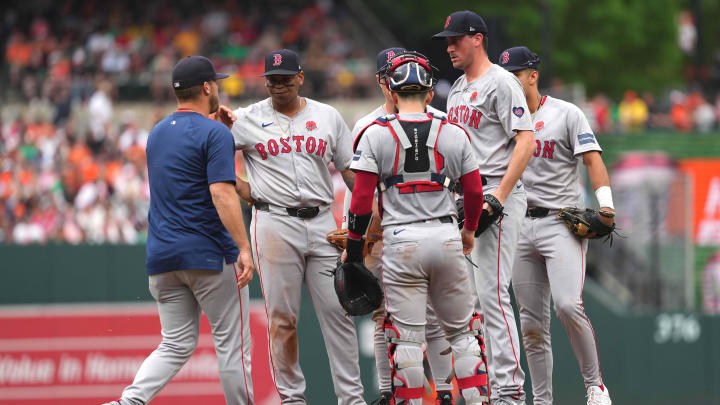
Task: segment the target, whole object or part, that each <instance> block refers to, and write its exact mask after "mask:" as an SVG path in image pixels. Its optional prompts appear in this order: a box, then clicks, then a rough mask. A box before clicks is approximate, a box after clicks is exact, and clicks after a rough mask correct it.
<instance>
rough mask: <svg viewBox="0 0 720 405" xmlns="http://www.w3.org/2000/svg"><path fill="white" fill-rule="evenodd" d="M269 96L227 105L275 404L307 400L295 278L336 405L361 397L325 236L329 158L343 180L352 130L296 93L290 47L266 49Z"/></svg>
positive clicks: (353, 341) (298, 81) (329, 221)
mask: <svg viewBox="0 0 720 405" xmlns="http://www.w3.org/2000/svg"><path fill="white" fill-rule="evenodd" d="M264 76H265V79H266V86H267V89H268V94H269V96H270V97H269V98H267V99H265V100H263V101H260V102H258V103H255V104H252V105H250V106H249V107H246V108H240V109H237V110H236V111H235V114H236V115H237V117H238V118H237V120H236V121H235V125H234V126H233V129H232V131H233V136H234V137H235V147H236V148H237V149H240V150H242V152H243V154H244V158H245V164H246V167H247V173H248V180H249V183H250V191H251V197H252V200H254V201H255V204H254V209H253V220H252V223H251V225H250V232H251V240H252V249H253V252H254V257H255V260H256V266H257V269H258V273H259V275H260V282H261V285H262V288H263V294H264V296H265V304H266V306H267V311H268V319H269V325H268V327H269V331H268V333H269V340H270V356H271V358H270V359H271V363H272V366H273V371H274V376H275V384H276V387H277V390H278V393H279V395H280V398H281V400H282V403H283V404H305V403H306V400H305V378H304V376H303V374H302V370H301V369H300V364H299V362H298V355H299V346H298V336H297V322H298V315H299V314H300V301H301V296H302V285H303V284H305V287H306V288H307V290H308V293H309V294H310V299H311V300H312V303H313V306H314V307H315V313H316V314H317V317H318V321H319V323H320V328H321V329H322V334H323V338H324V340H325V347H326V349H327V353H328V357H329V359H330V371H331V373H332V378H333V384H334V386H335V395H336V396H337V398H338V404H340V405H355V404H364V403H365V402H364V400H363V387H362V384H361V381H360V366H359V364H358V349H357V336H356V333H355V324H354V322H353V319H352V318H350V317H346V316H345V311H344V310H343V308H342V307H341V306H340V302H339V301H338V298H337V296H336V295H335V294H333V291H334V287H333V279H332V277H328V273H329V272H330V271H332V270H334V269H335V267H336V262H337V258H338V252H337V249H336V248H335V247H334V246H333V245H331V244H329V243H328V242H327V240H326V235H327V233H328V232H330V231H332V230H334V229H335V228H336V223H335V219H334V218H333V215H332V213H331V212H330V203H331V202H332V201H333V198H334V193H333V183H332V178H331V176H330V169H329V168H328V165H329V164H330V162H332V163H334V164H335V168H336V169H337V170H338V171H340V172H341V173H342V175H343V179H344V180H345V183H346V184H347V185H348V187H352V186H353V182H354V179H355V176H354V173H352V171H351V170H350V169H349V167H350V160H351V158H352V139H351V138H350V130H349V129H348V127H347V125H345V122H344V121H343V119H342V117H341V116H340V113H338V112H337V110H335V109H334V108H332V107H331V106H329V105H327V104H322V103H319V102H317V101H313V100H310V99H308V98H305V97H300V96H299V95H298V92H299V90H300V86H302V84H303V80H304V73H303V72H302V69H301V68H300V64H299V61H298V56H297V54H296V53H295V52H293V51H290V50H287V49H281V50H277V51H273V52H270V53H269V54H268V55H267V56H266V57H265V73H264Z"/></svg>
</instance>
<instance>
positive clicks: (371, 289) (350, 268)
mask: <svg viewBox="0 0 720 405" xmlns="http://www.w3.org/2000/svg"><path fill="white" fill-rule="evenodd" d="M334 276H335V293H336V294H337V296H338V299H339V300H340V305H342V307H343V308H344V309H345V311H347V314H348V315H351V316H359V315H367V314H369V313H372V312H373V311H375V310H376V309H377V308H378V307H379V306H380V304H382V301H383V290H382V287H380V282H379V281H378V279H377V278H376V277H375V276H374V275H373V274H372V273H371V272H370V270H368V269H367V267H365V265H364V264H363V263H362V262H345V263H342V264H340V265H339V266H338V267H337V268H336V269H335V272H334Z"/></svg>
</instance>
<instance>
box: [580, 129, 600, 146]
mask: <svg viewBox="0 0 720 405" xmlns="http://www.w3.org/2000/svg"><path fill="white" fill-rule="evenodd" d="M577 139H578V143H579V144H580V145H585V144H587V143H594V144H597V142H596V141H595V135H593V134H591V133H589V132H588V133H584V134H580V135H578V136H577Z"/></svg>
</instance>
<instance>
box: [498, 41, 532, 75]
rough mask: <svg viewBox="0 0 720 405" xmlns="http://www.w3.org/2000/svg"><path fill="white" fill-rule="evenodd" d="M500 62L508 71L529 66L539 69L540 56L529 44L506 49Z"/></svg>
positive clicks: (501, 55)
mask: <svg viewBox="0 0 720 405" xmlns="http://www.w3.org/2000/svg"><path fill="white" fill-rule="evenodd" d="M498 64H499V65H500V66H502V67H503V68H504V69H505V70H507V71H508V72H514V71H516V70H522V69H528V68H530V69H535V70H537V68H538V65H539V64H540V58H539V57H538V56H537V55H536V54H535V53H534V52H533V51H531V50H530V49H529V48H528V47H527V46H516V47H514V48H508V49H506V50H504V51H503V53H501V54H500V58H499V59H498Z"/></svg>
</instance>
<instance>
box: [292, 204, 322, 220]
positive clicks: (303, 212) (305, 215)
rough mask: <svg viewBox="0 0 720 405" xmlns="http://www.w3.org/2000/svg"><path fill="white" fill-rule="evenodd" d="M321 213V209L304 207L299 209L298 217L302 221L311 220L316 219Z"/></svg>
mask: <svg viewBox="0 0 720 405" xmlns="http://www.w3.org/2000/svg"><path fill="white" fill-rule="evenodd" d="M319 212H320V208H319V207H302V208H298V209H297V216H298V218H302V219H310V218H315V217H316V216H317V214H318V213H319Z"/></svg>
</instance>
